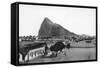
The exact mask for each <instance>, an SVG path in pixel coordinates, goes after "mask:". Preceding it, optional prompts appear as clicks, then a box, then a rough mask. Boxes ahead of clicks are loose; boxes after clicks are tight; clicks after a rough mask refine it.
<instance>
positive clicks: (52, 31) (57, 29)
mask: <svg viewBox="0 0 100 68" xmlns="http://www.w3.org/2000/svg"><path fill="white" fill-rule="evenodd" d="M38 36H39V38H41V37H56V38H63V37H64V36H78V35H76V34H75V33H72V32H70V31H69V30H67V29H65V28H64V27H62V26H61V25H59V24H56V23H53V22H52V21H51V20H50V19H49V18H47V17H46V18H45V19H44V21H43V22H42V24H41V26H40V29H39V33H38Z"/></svg>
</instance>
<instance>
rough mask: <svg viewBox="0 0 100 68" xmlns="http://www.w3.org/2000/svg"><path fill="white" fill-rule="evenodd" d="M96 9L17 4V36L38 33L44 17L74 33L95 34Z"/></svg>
mask: <svg viewBox="0 0 100 68" xmlns="http://www.w3.org/2000/svg"><path fill="white" fill-rule="evenodd" d="M95 14H96V10H95V9H93V8H92V9H91V8H75V7H74V8H73V7H56V6H40V5H22V4H21V5H19V36H29V35H35V36H37V35H38V31H39V29H40V26H41V24H42V22H43V20H44V18H45V17H48V18H49V19H50V20H51V21H53V22H54V23H57V24H60V25H61V26H63V27H64V28H66V29H67V30H69V31H71V32H74V33H75V34H79V35H82V34H86V35H90V36H93V35H95V34H96V31H95V30H96V29H95V28H96V15H95Z"/></svg>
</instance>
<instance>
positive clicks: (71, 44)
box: [18, 4, 96, 64]
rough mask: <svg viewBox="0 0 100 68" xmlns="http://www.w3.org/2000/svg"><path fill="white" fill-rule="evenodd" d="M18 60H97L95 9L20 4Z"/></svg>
mask: <svg viewBox="0 0 100 68" xmlns="http://www.w3.org/2000/svg"><path fill="white" fill-rule="evenodd" d="M18 47H19V54H18V55H19V59H18V61H19V64H31V63H48V62H65V61H66V62H68V61H83V60H96V9H95V8H80V7H59V6H46V5H27V4H20V5H19V45H18Z"/></svg>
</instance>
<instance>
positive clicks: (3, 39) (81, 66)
mask: <svg viewBox="0 0 100 68" xmlns="http://www.w3.org/2000/svg"><path fill="white" fill-rule="evenodd" d="M15 1H25V2H27V1H28V2H38V3H55V4H69V5H87V6H98V12H100V0H1V1H0V46H1V47H0V68H16V67H15V66H13V65H11V64H10V54H11V53H10V49H11V48H10V16H11V15H10V4H11V3H13V2H15ZM99 16H100V13H98V17H99ZM98 22H99V21H98ZM98 25H99V29H100V22H99V23H98ZM99 31H100V30H99ZM98 35H100V32H98ZM98 37H99V38H98V39H99V40H100V36H98ZM99 44H100V42H99ZM98 51H99V52H100V46H98ZM98 56H99V61H98V62H82V63H66V64H53V65H39V66H38V65H35V66H33V65H32V66H21V67H19V68H33V67H35V68H100V53H98Z"/></svg>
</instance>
